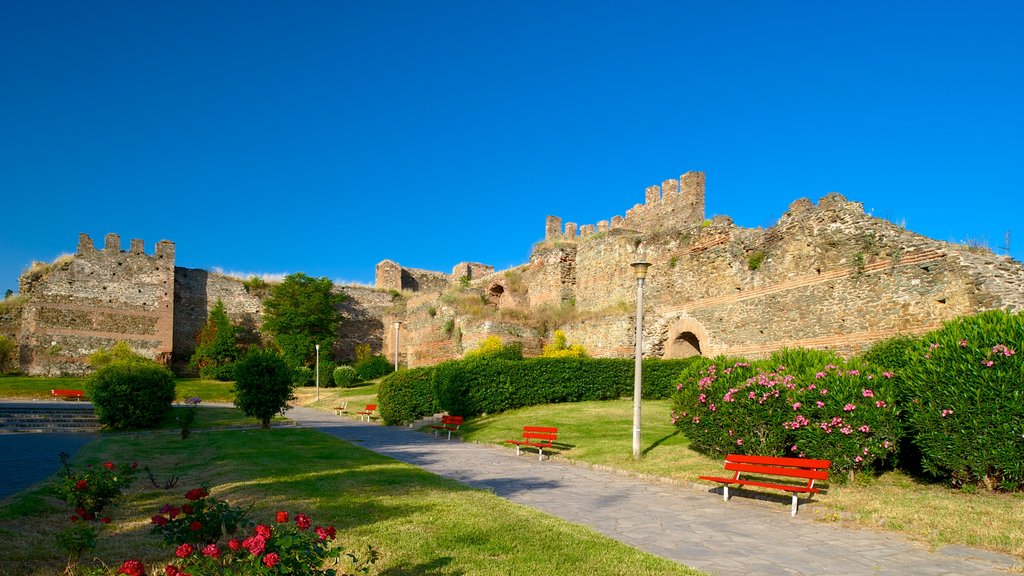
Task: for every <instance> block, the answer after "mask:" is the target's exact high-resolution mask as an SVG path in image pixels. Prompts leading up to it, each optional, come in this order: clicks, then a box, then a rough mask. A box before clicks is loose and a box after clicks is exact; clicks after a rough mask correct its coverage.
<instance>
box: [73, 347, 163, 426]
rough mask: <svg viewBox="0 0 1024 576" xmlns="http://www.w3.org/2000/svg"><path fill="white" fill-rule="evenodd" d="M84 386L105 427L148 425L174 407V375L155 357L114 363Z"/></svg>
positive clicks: (155, 422)
mask: <svg viewBox="0 0 1024 576" xmlns="http://www.w3.org/2000/svg"><path fill="white" fill-rule="evenodd" d="M85 389H86V395H87V396H88V397H89V398H90V399H91V400H92V404H93V407H94V409H95V411H96V417H97V419H98V420H99V421H100V423H101V424H103V425H104V426H107V427H110V428H114V429H125V428H147V427H151V426H155V425H157V424H159V423H160V421H161V420H163V418H164V415H165V414H167V412H168V411H169V410H170V409H171V402H173V401H174V376H173V375H172V374H171V372H170V371H169V370H168V369H167V368H164V367H163V366H161V365H159V364H157V363H156V362H153V361H152V360H144V361H143V360H139V361H130V362H125V361H122V362H113V363H110V364H107V365H105V366H103V367H102V368H100V369H99V370H97V371H96V372H95V373H94V374H93V375H92V376H90V377H89V380H88V381H87V382H86V386H85Z"/></svg>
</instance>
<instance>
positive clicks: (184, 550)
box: [174, 544, 195, 558]
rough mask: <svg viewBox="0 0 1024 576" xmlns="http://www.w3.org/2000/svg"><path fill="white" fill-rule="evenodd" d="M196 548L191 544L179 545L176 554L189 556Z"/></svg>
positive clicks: (179, 556) (180, 556)
mask: <svg viewBox="0 0 1024 576" xmlns="http://www.w3.org/2000/svg"><path fill="white" fill-rule="evenodd" d="M194 550H195V548H193V547H192V545H191V544H182V545H181V546H178V549H177V550H175V551H174V555H175V556H177V557H178V558H188V557H189V555H190V554H192V552H193V551H194Z"/></svg>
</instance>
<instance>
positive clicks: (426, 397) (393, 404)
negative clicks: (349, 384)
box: [377, 367, 441, 425]
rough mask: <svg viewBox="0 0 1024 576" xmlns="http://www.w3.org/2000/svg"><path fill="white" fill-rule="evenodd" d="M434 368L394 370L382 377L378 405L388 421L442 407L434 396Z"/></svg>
mask: <svg viewBox="0 0 1024 576" xmlns="http://www.w3.org/2000/svg"><path fill="white" fill-rule="evenodd" d="M433 375H434V368H433V367H429V368H412V369H410V370H399V371H398V372H392V373H391V374H389V375H388V376H386V377H385V378H384V379H383V380H381V383H380V388H378V390H377V407H378V410H379V411H380V417H381V420H383V421H384V423H385V424H389V425H392V424H405V423H408V422H412V421H413V420H416V419H417V418H419V417H420V416H426V415H428V414H436V413H438V412H439V411H440V410H441V408H440V406H438V404H437V400H436V398H435V397H434V379H433Z"/></svg>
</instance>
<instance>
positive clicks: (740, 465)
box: [700, 454, 832, 516]
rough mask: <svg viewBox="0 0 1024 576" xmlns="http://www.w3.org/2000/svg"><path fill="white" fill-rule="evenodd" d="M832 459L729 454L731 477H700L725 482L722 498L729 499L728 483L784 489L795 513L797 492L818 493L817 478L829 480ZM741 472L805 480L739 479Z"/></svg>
mask: <svg viewBox="0 0 1024 576" xmlns="http://www.w3.org/2000/svg"><path fill="white" fill-rule="evenodd" d="M831 466H832V461H831V460H811V459H809V458H783V457H776V456H747V455H745V454H729V455H728V456H726V457H725V469H726V470H729V471H731V472H733V476H732V478H719V477H717V476H701V477H700V479H701V480H710V481H712V482H721V483H722V484H724V487H723V490H722V497H723V499H725V501H727V502H728V501H729V485H730V484H736V485H737V486H757V487H760V488H774V489H776V490H785V491H786V492H789V493H790V494H791V495H792V497H793V506H792V513H791V514H790V515H791V516H796V510H797V506H798V502H799V501H798V500H797V494H817V493H818V492H821V490H820V489H818V488H815V487H814V481H815V480H827V479H828V469H829V468H830V467H831ZM740 474H746V475H752V476H755V477H757V478H762V477H765V476H769V477H770V476H775V477H781V479H784V480H796V479H799V480H806V482H804V483H799V484H778V483H774V482H767V481H765V480H760V479H759V480H754V479H750V478H740Z"/></svg>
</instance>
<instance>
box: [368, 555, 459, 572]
mask: <svg viewBox="0 0 1024 576" xmlns="http://www.w3.org/2000/svg"><path fill="white" fill-rule="evenodd" d="M451 563H452V558H451V556H442V557H440V558H435V559H433V560H431V561H430V562H422V563H420V564H399V565H398V566H392V567H391V568H388V569H387V570H382V571H381V572H378V574H379V575H380V576H435V575H437V574H445V575H450V576H462V575H463V574H465V572H463V571H462V570H459V571H458V572H449V571H445V570H442V569H443V568H444V567H445V566H448V565H449V564H451Z"/></svg>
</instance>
